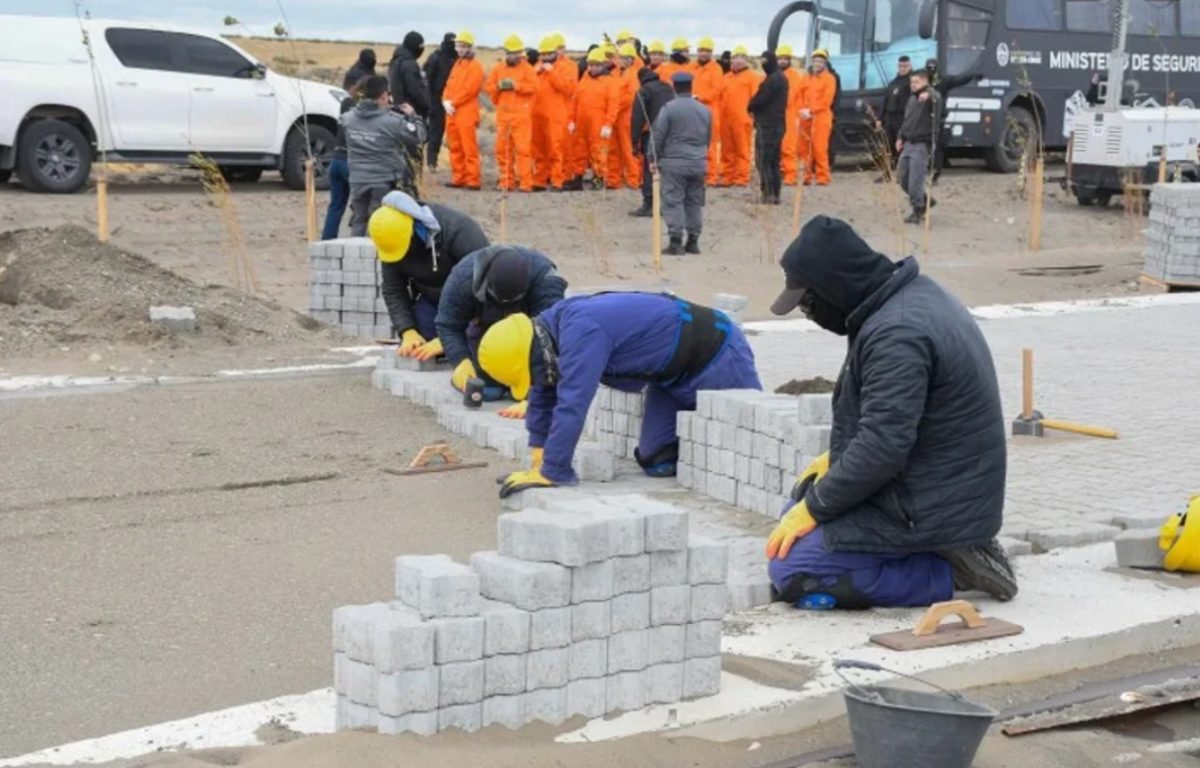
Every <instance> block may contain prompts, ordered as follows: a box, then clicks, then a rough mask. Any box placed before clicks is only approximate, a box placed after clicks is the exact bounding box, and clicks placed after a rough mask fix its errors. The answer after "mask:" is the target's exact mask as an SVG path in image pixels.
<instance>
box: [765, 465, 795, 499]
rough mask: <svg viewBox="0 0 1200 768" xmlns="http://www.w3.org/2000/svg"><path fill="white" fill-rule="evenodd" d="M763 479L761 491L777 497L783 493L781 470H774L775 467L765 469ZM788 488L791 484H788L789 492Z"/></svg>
mask: <svg viewBox="0 0 1200 768" xmlns="http://www.w3.org/2000/svg"><path fill="white" fill-rule="evenodd" d="M764 479H765V481H766V482H765V483H764V484H763V490H765V491H766V492H767V493H769V494H771V495H772V496H778V495H780V494H782V493H783V490H784V488H783V471H782V470H780V469H776V468H775V467H767V468H766V470H765V471H764ZM790 487H791V484H790V483H789V490H790Z"/></svg>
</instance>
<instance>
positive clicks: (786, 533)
mask: <svg viewBox="0 0 1200 768" xmlns="http://www.w3.org/2000/svg"><path fill="white" fill-rule="evenodd" d="M816 527H817V521H816V520H814V519H813V516H812V515H811V514H809V511H808V504H806V503H804V502H803V501H801V502H798V503H797V504H796V505H795V506H794V507H792V508H791V509H789V510H788V512H787V514H786V515H784V516H783V519H782V520H780V521H779V525H777V526H775V530H774V531H772V532H771V538H769V539H767V559H768V560H783V559H785V558H786V557H787V556H788V553H789V552H791V551H792V545H793V544H795V543H796V539H802V538H804V537H805V536H807V535H808V534H810V533H812V532H813V529H815V528H816Z"/></svg>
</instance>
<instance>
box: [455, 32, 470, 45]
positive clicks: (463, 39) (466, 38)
mask: <svg viewBox="0 0 1200 768" xmlns="http://www.w3.org/2000/svg"><path fill="white" fill-rule="evenodd" d="M454 42H456V43H466V44H467V45H475V35H472V34H471V32H470V30H467V29H464V30H463V31H462V32H459V33H458V34H457V35H456V36H455V37H454Z"/></svg>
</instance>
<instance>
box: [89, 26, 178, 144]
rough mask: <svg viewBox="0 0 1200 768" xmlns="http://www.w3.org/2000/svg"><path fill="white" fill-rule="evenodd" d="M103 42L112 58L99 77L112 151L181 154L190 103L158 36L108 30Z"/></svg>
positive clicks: (163, 40) (161, 36)
mask: <svg viewBox="0 0 1200 768" xmlns="http://www.w3.org/2000/svg"><path fill="white" fill-rule="evenodd" d="M104 39H105V41H106V42H107V43H108V47H109V49H110V50H111V51H112V53H113V55H114V56H115V57H116V62H113V63H112V67H111V68H112V72H111V73H110V74H107V75H106V77H105V78H104V79H103V87H104V89H105V90H106V91H107V92H108V103H109V105H110V108H111V109H112V128H113V144H114V146H115V148H116V149H118V150H130V151H146V150H164V151H178V152H183V151H186V150H187V149H188V148H189V146H190V142H191V137H190V136H189V131H190V129H189V119H190V115H189V112H190V99H189V95H188V78H187V75H186V74H184V73H182V72H180V71H179V67H178V66H177V64H176V63H175V59H174V57H173V56H172V52H171V49H170V47H169V45H168V42H167V35H166V33H164V32H157V31H154V30H149V29H129V28H125V27H110V28H108V29H107V30H105V32H104Z"/></svg>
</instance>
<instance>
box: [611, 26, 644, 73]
mask: <svg viewBox="0 0 1200 768" xmlns="http://www.w3.org/2000/svg"><path fill="white" fill-rule="evenodd" d="M616 43H617V51H618V52H619V51H620V50H621V47H622V46H624V45H625V44H626V43H628V44H629V45H632V46H633V69H634V71H635V72H641V71H642V67H644V66H646V62H645V61H643V60H642V57H641V56H640V55H639V53H638V49H637V37H636V36H635V35H634V34H633V33H632V32H630V31H629V30H628V29H623V30H621V31H620V32H618V33H617V39H616ZM633 79H634V80H635V81H636V80H637V75H634V76H633Z"/></svg>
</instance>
